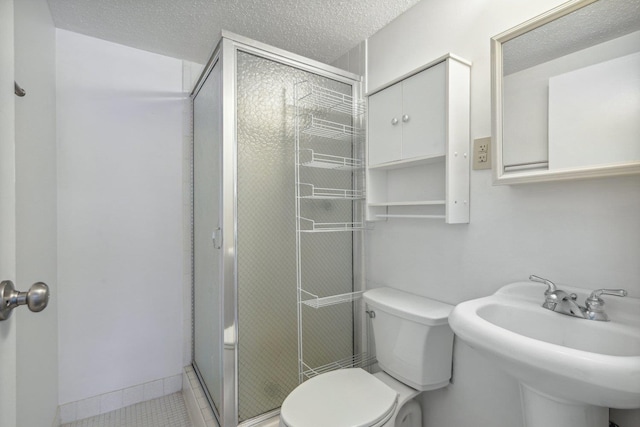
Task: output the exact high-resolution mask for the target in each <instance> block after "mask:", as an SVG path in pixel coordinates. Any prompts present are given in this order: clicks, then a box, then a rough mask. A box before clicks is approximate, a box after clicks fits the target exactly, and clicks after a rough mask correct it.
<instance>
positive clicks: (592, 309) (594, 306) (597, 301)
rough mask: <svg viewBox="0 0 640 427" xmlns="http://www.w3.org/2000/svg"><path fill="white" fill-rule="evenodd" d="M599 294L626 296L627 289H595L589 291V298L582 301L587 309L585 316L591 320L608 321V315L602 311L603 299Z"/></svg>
mask: <svg viewBox="0 0 640 427" xmlns="http://www.w3.org/2000/svg"><path fill="white" fill-rule="evenodd" d="M601 295H614V296H617V297H626V296H627V291H625V290H624V289H596V290H595V291H593V292H591V295H589V298H587V299H586V300H585V302H584V305H585V306H586V309H587V316H588V317H589V318H590V319H593V320H604V321H608V320H609V316H607V314H606V313H605V312H604V300H603V299H602V298H600V296H601Z"/></svg>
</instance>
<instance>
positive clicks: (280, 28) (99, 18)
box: [48, 0, 418, 63]
mask: <svg viewBox="0 0 640 427" xmlns="http://www.w3.org/2000/svg"><path fill="white" fill-rule="evenodd" d="M48 1H49V7H50V9H51V14H52V16H53V21H54V23H55V25H56V27H58V28H62V29H66V30H70V31H74V32H77V33H81V34H86V35H88V36H92V37H97V38H100V39H104V40H108V41H112V42H115V43H120V44H123V45H127V46H131V47H135V48H139V49H144V50H147V51H151V52H156V53H160V54H163V55H167V56H172V57H175V58H180V59H186V60H190V61H194V62H198V63H205V62H206V61H207V59H208V57H209V55H210V54H211V51H212V49H213V47H214V44H215V43H216V42H217V38H218V37H219V34H220V31H221V30H223V29H224V30H229V31H232V32H234V33H237V34H240V35H243V36H247V37H250V38H252V39H255V40H258V41H261V42H264V43H267V44H271V45H274V46H276V47H279V48H282V49H286V50H289V51H291V52H294V53H297V54H300V55H304V56H307V57H309V58H312V59H315V60H318V61H322V62H325V63H329V62H332V61H333V60H335V59H336V58H338V57H339V56H341V55H342V54H343V53H345V52H346V51H347V50H349V49H351V48H352V47H353V46H355V45H356V44H357V43H359V42H360V41H362V40H363V39H365V38H367V37H369V36H371V35H372V34H374V33H375V32H376V31H378V30H379V29H380V28H382V27H383V26H385V25H386V24H387V23H389V22H390V21H392V20H393V19H394V18H396V17H397V16H398V15H400V14H401V13H402V12H404V11H405V10H407V9H408V8H410V7H411V6H413V5H414V4H415V3H417V2H418V0H348V1H346V0H48Z"/></svg>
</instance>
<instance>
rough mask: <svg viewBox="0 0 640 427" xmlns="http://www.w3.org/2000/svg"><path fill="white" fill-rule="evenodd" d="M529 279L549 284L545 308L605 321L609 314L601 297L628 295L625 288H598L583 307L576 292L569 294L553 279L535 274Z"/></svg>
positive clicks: (543, 305) (545, 293)
mask: <svg viewBox="0 0 640 427" xmlns="http://www.w3.org/2000/svg"><path fill="white" fill-rule="evenodd" d="M529 280H531V281H533V282H540V283H544V284H545V285H547V290H546V291H545V292H544V296H545V298H544V303H542V307H543V308H546V309H547V310H551V311H555V312H556V313H560V314H566V315H568V316H574V317H579V318H582V319H588V320H601V321H605V322H606V321H608V320H609V316H607V313H605V312H604V301H603V300H602V298H600V296H601V295H615V296H619V297H624V296H627V291H625V290H624V289H598V290H595V291H593V292H591V295H589V297H588V298H587V299H586V300H585V306H584V307H583V306H581V305H580V304H578V303H577V302H576V300H577V299H578V296H577V295H576V294H573V293H572V294H568V293H567V292H565V291H563V290H561V289H558V287H557V286H556V285H555V283H553V282H552V281H551V280H547V279H543V278H542V277H538V276H534V275H531V276H529Z"/></svg>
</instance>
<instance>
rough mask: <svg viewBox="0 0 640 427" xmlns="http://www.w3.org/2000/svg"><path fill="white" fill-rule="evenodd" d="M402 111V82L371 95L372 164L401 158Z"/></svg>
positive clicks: (370, 131) (370, 137)
mask: <svg viewBox="0 0 640 427" xmlns="http://www.w3.org/2000/svg"><path fill="white" fill-rule="evenodd" d="M401 113H402V84H401V83H398V84H395V85H393V86H391V87H389V88H387V89H385V90H383V91H380V92H378V93H376V94H374V95H371V96H370V97H369V144H368V146H369V165H370V166H373V165H378V164H380V163H387V162H393V161H396V160H400V158H401V157H400V156H401V152H402V149H401V144H402V118H401ZM394 119H395V120H394ZM394 123H395V124H394Z"/></svg>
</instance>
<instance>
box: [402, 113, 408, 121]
mask: <svg viewBox="0 0 640 427" xmlns="http://www.w3.org/2000/svg"><path fill="white" fill-rule="evenodd" d="M402 121H403V122H405V123H406V122H408V121H409V115H408V114H405V115H403V116H402Z"/></svg>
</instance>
